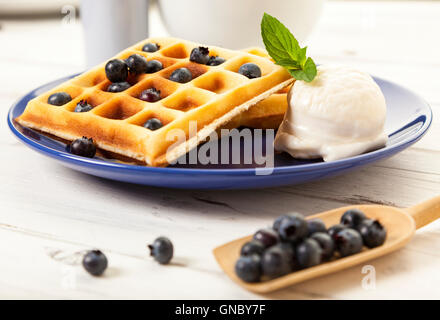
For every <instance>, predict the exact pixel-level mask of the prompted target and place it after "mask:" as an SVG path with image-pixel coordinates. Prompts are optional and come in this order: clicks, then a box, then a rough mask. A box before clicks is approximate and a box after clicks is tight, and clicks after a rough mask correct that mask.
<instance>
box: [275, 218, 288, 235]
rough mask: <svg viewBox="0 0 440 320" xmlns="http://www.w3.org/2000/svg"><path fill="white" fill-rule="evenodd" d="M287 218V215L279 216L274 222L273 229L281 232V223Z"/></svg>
mask: <svg viewBox="0 0 440 320" xmlns="http://www.w3.org/2000/svg"><path fill="white" fill-rule="evenodd" d="M286 218H287V214H284V215H282V216H279V217H278V218H276V219H275V221H274V222H273V226H272V228H273V229H274V230H275V231H276V232H279V231H280V225H281V222H282V221H283V220H284V219H286Z"/></svg>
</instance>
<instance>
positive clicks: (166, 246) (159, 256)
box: [148, 237, 174, 264]
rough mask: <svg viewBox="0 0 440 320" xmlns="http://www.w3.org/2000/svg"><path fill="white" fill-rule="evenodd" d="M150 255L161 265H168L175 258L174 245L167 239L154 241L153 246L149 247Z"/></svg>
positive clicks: (160, 238)
mask: <svg viewBox="0 0 440 320" xmlns="http://www.w3.org/2000/svg"><path fill="white" fill-rule="evenodd" d="M148 248H149V249H150V255H151V256H152V257H153V258H154V260H156V261H157V262H159V263H160V264H167V263H169V262H170V260H171V258H172V257H173V252H174V249H173V244H172V242H171V241H170V239H168V238H166V237H159V238H157V239H156V240H154V242H153V244H151V245H148Z"/></svg>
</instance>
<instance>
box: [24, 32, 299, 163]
mask: <svg viewBox="0 0 440 320" xmlns="http://www.w3.org/2000/svg"><path fill="white" fill-rule="evenodd" d="M148 42H150V43H157V44H158V45H159V47H160V49H159V50H158V51H156V52H153V53H149V52H144V51H142V47H143V45H144V44H145V43H148ZM198 46H200V45H199V44H196V43H192V42H188V41H184V40H179V39H174V38H154V39H147V40H144V41H142V42H140V43H138V44H136V45H134V46H132V47H130V48H128V49H126V50H124V51H122V52H121V53H119V54H118V55H117V56H116V57H114V58H119V59H126V58H127V57H129V56H130V55H132V54H140V55H143V56H144V57H146V59H147V60H152V59H155V60H159V61H160V62H161V63H162V64H163V67H164V68H163V69H162V70H160V71H158V72H156V73H153V74H142V75H138V76H133V75H130V76H129V79H128V82H129V83H130V84H131V85H132V86H131V87H130V88H129V89H127V90H125V91H123V92H118V93H110V92H107V91H106V89H107V87H108V86H109V85H110V84H111V83H110V81H108V80H107V78H106V75H105V70H104V66H105V63H103V64H101V65H99V66H97V67H95V68H93V69H91V70H89V71H87V72H85V73H83V74H81V75H79V76H77V77H75V78H73V79H71V80H69V81H67V82H65V83H63V84H61V85H59V86H58V87H56V88H54V89H52V90H50V91H49V92H46V93H44V94H42V95H40V96H38V97H36V98H35V99H33V100H31V101H30V102H29V103H28V105H27V107H26V110H25V111H24V113H23V114H22V115H21V116H20V117H18V118H17V119H16V120H17V121H18V122H19V123H20V124H21V125H23V126H26V127H30V128H34V129H38V130H41V131H43V132H47V133H50V134H53V135H55V136H57V137H60V138H63V139H66V140H70V141H72V140H74V139H77V138H80V137H82V136H86V137H89V138H93V140H94V141H95V143H96V145H97V146H98V147H99V148H101V149H104V150H107V151H111V152H114V153H117V154H121V155H123V156H126V157H130V158H134V159H137V160H140V161H143V162H145V163H147V164H148V165H151V166H166V165H167V164H169V163H170V162H173V161H174V160H176V159H177V158H178V157H180V156H182V155H184V154H185V153H187V152H188V151H189V150H191V149H192V148H194V147H196V146H197V145H198V144H199V143H200V142H202V141H205V140H206V139H207V137H208V136H209V135H210V133H211V132H213V131H214V130H216V129H218V128H220V127H222V126H223V125H225V124H226V123H227V122H229V121H230V120H232V119H233V118H234V117H237V116H238V115H240V114H241V113H242V112H244V111H246V110H248V109H249V108H250V107H251V106H252V105H254V104H256V103H258V102H259V101H261V100H263V99H265V98H267V97H269V96H270V95H271V94H272V93H275V92H277V91H279V90H281V89H282V88H284V87H286V86H287V85H289V84H290V83H291V82H292V81H293V79H292V77H291V76H290V75H289V73H288V72H287V71H286V70H285V69H284V68H282V67H280V66H277V65H275V64H274V63H272V62H271V61H270V60H268V59H266V58H263V57H260V56H257V55H254V54H250V53H246V52H240V51H231V50H227V49H223V48H219V47H214V46H210V47H209V50H210V55H216V56H217V55H218V56H220V57H223V58H225V59H226V61H225V62H224V63H223V64H221V65H219V66H207V65H202V64H197V63H194V62H191V61H190V60H189V54H190V52H191V50H192V49H193V48H195V47H198ZM249 62H252V63H255V64H257V65H258V66H259V67H260V69H261V72H262V76H261V77H260V78H255V79H248V78H247V77H245V76H242V75H241V74H239V73H238V72H237V71H238V69H239V68H240V66H241V65H243V64H244V63H249ZM182 67H185V68H187V69H189V70H190V72H191V73H192V77H193V79H192V80H191V81H190V82H188V83H185V84H181V83H177V82H173V81H170V80H169V77H170V75H171V73H172V72H173V71H174V70H176V69H178V68H182ZM151 87H154V88H156V89H158V90H160V91H161V93H162V99H161V100H159V101H158V102H155V103H148V102H144V101H142V100H140V99H138V97H139V94H140V92H142V91H143V90H145V89H147V88H151ZM61 91H64V92H67V93H68V94H69V95H70V96H71V97H72V101H70V102H68V103H66V104H65V105H63V106H53V105H50V104H48V103H47V99H48V97H49V96H50V95H51V94H53V93H56V92H61ZM81 100H86V101H87V102H88V103H89V104H91V105H92V106H93V109H92V110H90V111H88V112H81V113H76V112H73V111H74V109H75V107H76V105H77V104H78V102H79V101H81ZM152 117H154V118H158V119H159V120H161V122H162V123H163V124H164V126H163V127H162V128H160V129H158V130H156V131H151V130H148V129H146V128H144V127H143V124H144V123H145V122H146V121H147V120H148V119H150V118H152ZM191 121H196V123H197V130H196V132H195V134H191V133H190V125H189V123H190V122H191ZM175 129H180V131H179V132H183V133H184V135H185V136H186V139H184V141H181V140H179V141H177V140H176V139H170V134H171V138H172V137H173V135H172V133H173V132H175V131H173V130H175Z"/></svg>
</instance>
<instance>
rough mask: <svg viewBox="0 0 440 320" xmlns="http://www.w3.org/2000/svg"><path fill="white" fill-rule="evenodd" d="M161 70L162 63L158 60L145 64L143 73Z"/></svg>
mask: <svg viewBox="0 0 440 320" xmlns="http://www.w3.org/2000/svg"><path fill="white" fill-rule="evenodd" d="M162 69H163V65H162V62H160V61H159V60H150V61H148V62H147V66H146V68H145V73H154V72H157V71H159V70H162Z"/></svg>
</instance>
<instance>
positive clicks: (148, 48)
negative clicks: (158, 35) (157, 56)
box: [142, 43, 160, 52]
mask: <svg viewBox="0 0 440 320" xmlns="http://www.w3.org/2000/svg"><path fill="white" fill-rule="evenodd" d="M159 49H160V46H159V45H158V44H157V43H146V44H145V45H144V46H143V47H142V51H145V52H156V51H157V50H159Z"/></svg>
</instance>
